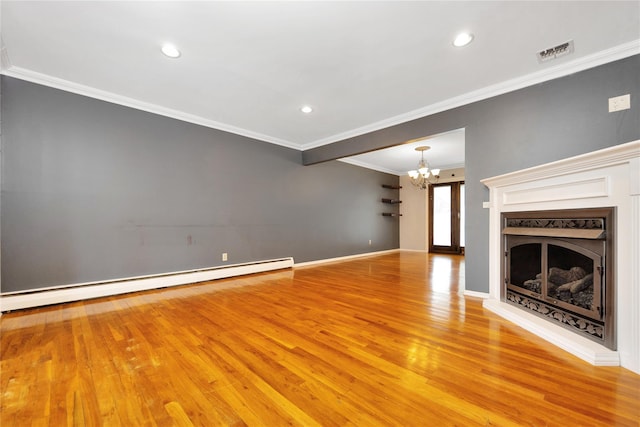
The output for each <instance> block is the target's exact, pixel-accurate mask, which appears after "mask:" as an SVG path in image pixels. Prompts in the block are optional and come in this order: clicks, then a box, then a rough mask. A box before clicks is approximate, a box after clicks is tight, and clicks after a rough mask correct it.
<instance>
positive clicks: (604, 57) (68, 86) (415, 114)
mask: <svg viewBox="0 0 640 427" xmlns="http://www.w3.org/2000/svg"><path fill="white" fill-rule="evenodd" d="M5 53H6V52H5ZM637 54H640V39H638V40H633V41H630V42H628V43H624V44H621V45H618V46H614V47H612V48H610V49H606V50H603V51H601V52H596V53H594V54H592V55H587V56H584V57H582V58H578V59H576V60H574V61H571V62H567V63H564V64H559V65H557V66H555V67H550V68H546V69H544V70H541V71H538V72H535V73H531V74H527V75H525V76H521V77H517V78H515V79H511V80H507V81H504V82H501V83H498V84H495V85H491V86H487V87H484V88H481V89H478V90H475V91H471V92H468V93H466V94H463V95H460V96H456V97H453V98H449V99H447V100H444V101H442V102H437V103H435V104H431V105H428V106H425V107H422V108H419V109H416V110H413V111H409V112H408V113H404V114H399V115H397V116H394V117H390V118H388V119H385V120H381V121H379V122H376V123H372V124H369V125H367V126H363V127H360V128H356V129H352V130H349V131H346V132H342V133H338V134H335V135H332V136H329V137H327V138H323V139H319V140H316V141H312V142H309V143H302V144H300V143H295V142H292V141H287V140H284V139H280V138H276V137H274V136H270V135H264V134H261V133H257V132H253V131H251V130H248V129H243V128H239V127H236V126H232V125H229V124H225V123H221V122H217V121H215V120H210V119H207V118H205V117H201V116H197V115H194V114H189V113H186V112H183V111H178V110H174V109H172V108H166V107H162V106H160V105H157V104H152V103H149V102H144V101H140V100H137V99H133V98H129V97H126V96H122V95H118V94H115V93H112V92H107V91H104V90H101V89H97V88H94V87H91V86H86V85H82V84H79V83H74V82H71V81H69V80H64V79H61V78H58V77H53V76H49V75H47V74H42V73H38V72H36V71H31V70H28V69H25V68H21V67H16V66H12V65H11V63H10V61H9V60H8V55H6V56H7V58H6V61H7V62H8V64H5V65H4V67H5V68H4V69H2V70H0V74H4V75H7V76H10V77H15V78H18V79H22V80H26V81H30V82H33V83H38V84H41V85H45V86H50V87H53V88H56V89H60V90H64V91H67V92H72V93H77V94H79V95H84V96H88V97H91V98H96V99H100V100H103V101H107V102H112V103H114V104H119V105H124V106H126V107H131V108H136V109H138V110H142V111H147V112H150V113H154V114H159V115H161V116H166V117H171V118H174V119H178V120H182V121H184V122H188V123H194V124H197V125H201V126H205V127H208V128H212V129H218V130H222V131H225V132H230V133H234V134H237V135H242V136H246V137H248V138H252V139H256V140H260V141H264V142H269V143H272V144H276V145H281V146H283V147H287V148H293V149H295V150H301V151H304V150H309V149H312V148H316V147H320V146H323V145H327V144H331V143H334V142H337V141H341V140H344V139H348V138H353V137H356V136H360V135H364V134H366V133H369V132H374V131H377V130H380V129H384V128H387V127H390V126H394V125H398V124H401V123H405V122H408V121H410V120H415V119H419V118H422V117H426V116H429V115H432V114H436V113H440V112H442V111H446V110H450V109H453V108H457V107H461V106H463V105H467V104H471V103H473V102H477V101H482V100H483V99H488V98H492V97H494V96H498V95H502V94H505V93H508V92H512V91H515V90H518V89H522V88H525V87H528V86H533V85H535V84H538V83H542V82H545V81H549V80H553V79H557V78H560V77H564V76H567V75H570V74H573V73H576V72H579V71H583V70H586V69H589V68H593V67H596V66H598V65H603V64H606V63H609V62H613V61H617V60H619V59H624V58H627V57H630V56H633V55H637ZM365 167H366V166H365Z"/></svg>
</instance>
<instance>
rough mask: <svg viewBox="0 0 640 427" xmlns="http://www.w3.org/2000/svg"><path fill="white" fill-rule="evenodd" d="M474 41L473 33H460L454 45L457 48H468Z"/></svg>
mask: <svg viewBox="0 0 640 427" xmlns="http://www.w3.org/2000/svg"><path fill="white" fill-rule="evenodd" d="M472 40H473V34H471V33H460V34H458V35H457V36H456V38H455V39H454V40H453V45H454V46H455V47H462V46H466V45H468V44H469V43H471V41H472Z"/></svg>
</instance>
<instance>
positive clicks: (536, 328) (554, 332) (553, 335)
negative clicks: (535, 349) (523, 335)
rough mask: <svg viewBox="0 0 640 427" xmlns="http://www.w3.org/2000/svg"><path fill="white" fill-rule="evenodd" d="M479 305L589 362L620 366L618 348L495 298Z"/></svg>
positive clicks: (599, 364)
mask: <svg viewBox="0 0 640 427" xmlns="http://www.w3.org/2000/svg"><path fill="white" fill-rule="evenodd" d="M482 306H483V307H484V308H486V309H488V310H491V311H493V312H494V313H496V314H498V315H499V316H502V317H504V318H505V319H507V320H509V321H511V322H514V323H515V324H517V325H518V326H520V327H522V328H524V329H526V330H527V331H529V332H531V333H534V334H536V335H537V336H539V337H541V338H543V339H545V340H547V341H549V342H550V343H551V344H554V345H556V346H558V347H560V348H561V349H563V350H565V351H568V352H569V353H571V354H573V355H574V356H576V357H579V358H580V359H582V360H584V361H586V362H589V363H591V364H592V365H595V366H620V356H619V354H618V352H617V351H613V350H609V349H608V348H606V347H604V346H602V345H600V344H598V343H596V342H593V341H591V340H588V339H586V338H583V337H581V336H579V335H576V334H575V333H573V332H571V331H568V330H566V329H564V328H563V327H561V326H558V325H554V324H553V323H551V322H549V321H547V320H545V319H542V318H540V317H538V316H536V315H534V314H530V313H527V312H526V311H524V310H521V309H519V308H517V307H514V306H512V305H510V304H507V303H505V302H502V301H498V300H495V299H487V300H484V301H483V302H482Z"/></svg>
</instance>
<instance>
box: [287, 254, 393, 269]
mask: <svg viewBox="0 0 640 427" xmlns="http://www.w3.org/2000/svg"><path fill="white" fill-rule="evenodd" d="M394 252H400V249H389V250H386V251H377V252H366V253H363V254H355V255H347V256H340V257H336V258H325V259H319V260H316V261H307V262H300V263H295V264H294V265H293V267H294V268H295V267H309V266H313V265H318V264H328V263H331V262H341V261H349V260H352V259H356V258H364V257H370V256H377V255H384V254H391V253H394Z"/></svg>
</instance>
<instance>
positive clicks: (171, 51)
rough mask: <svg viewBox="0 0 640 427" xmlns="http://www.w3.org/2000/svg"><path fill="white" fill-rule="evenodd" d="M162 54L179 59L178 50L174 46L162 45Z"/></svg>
mask: <svg viewBox="0 0 640 427" xmlns="http://www.w3.org/2000/svg"><path fill="white" fill-rule="evenodd" d="M162 53H164V54H165V55H166V56H168V57H169V58H179V57H180V51H179V50H178V48H177V47H175V46H174V45H172V44H168V43H167V44H163V45H162Z"/></svg>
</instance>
